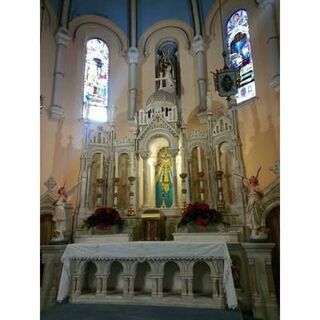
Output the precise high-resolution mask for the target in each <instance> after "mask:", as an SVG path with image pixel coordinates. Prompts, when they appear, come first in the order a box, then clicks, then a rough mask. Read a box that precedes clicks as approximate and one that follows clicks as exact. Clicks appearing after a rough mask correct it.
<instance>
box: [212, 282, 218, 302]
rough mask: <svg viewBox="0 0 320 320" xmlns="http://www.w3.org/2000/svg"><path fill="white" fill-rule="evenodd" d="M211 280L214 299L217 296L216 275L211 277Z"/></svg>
mask: <svg viewBox="0 0 320 320" xmlns="http://www.w3.org/2000/svg"><path fill="white" fill-rule="evenodd" d="M211 280H212V298H213V299H216V298H218V297H219V294H218V287H217V282H218V277H217V276H214V277H211Z"/></svg>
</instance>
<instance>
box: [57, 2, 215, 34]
mask: <svg viewBox="0 0 320 320" xmlns="http://www.w3.org/2000/svg"><path fill="white" fill-rule="evenodd" d="M215 1H216V0H198V2H199V11H200V14H201V16H202V20H203V21H205V19H206V17H207V15H208V12H209V10H210V8H211V6H212V5H213V4H214V2H215ZM61 2H62V0H51V4H52V6H53V8H54V10H55V12H56V14H57V15H58V13H59V11H60V6H61ZM129 3H130V0H90V1H84V0H71V7H70V15H69V19H70V20H69V21H72V20H73V19H75V18H77V17H79V16H82V15H89V14H93V15H98V16H102V17H105V18H107V19H109V20H111V21H112V22H114V23H115V24H116V25H117V26H118V27H119V28H120V29H121V30H122V31H123V32H124V33H125V34H127V35H128V29H129V28H128V21H129V8H130V7H129ZM168 19H176V20H180V21H183V22H184V23H186V24H188V25H189V26H191V27H193V19H192V14H191V2H190V0H137V33H138V37H140V36H141V35H142V34H143V32H144V31H145V30H146V29H148V28H150V27H151V26H152V25H154V24H155V23H157V22H159V21H161V20H168Z"/></svg>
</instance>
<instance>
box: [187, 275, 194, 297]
mask: <svg viewBox="0 0 320 320" xmlns="http://www.w3.org/2000/svg"><path fill="white" fill-rule="evenodd" d="M187 287H188V297H190V298H192V297H193V277H192V276H189V277H188V278H187Z"/></svg>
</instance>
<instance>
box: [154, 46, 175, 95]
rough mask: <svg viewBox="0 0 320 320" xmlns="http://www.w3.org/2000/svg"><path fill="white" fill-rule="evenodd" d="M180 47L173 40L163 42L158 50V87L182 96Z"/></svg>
mask: <svg viewBox="0 0 320 320" xmlns="http://www.w3.org/2000/svg"><path fill="white" fill-rule="evenodd" d="M177 56H178V47H177V44H176V43H174V42H172V41H166V42H164V43H162V44H161V45H160V46H159V47H158V49H157V52H156V80H157V81H156V89H157V90H164V91H167V92H170V93H174V94H176V95H177V96H180V79H179V72H180V69H179V62H178V58H177Z"/></svg>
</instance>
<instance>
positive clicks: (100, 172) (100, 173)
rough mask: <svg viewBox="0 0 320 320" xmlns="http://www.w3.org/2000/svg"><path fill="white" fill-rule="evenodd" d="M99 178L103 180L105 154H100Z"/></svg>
mask: <svg viewBox="0 0 320 320" xmlns="http://www.w3.org/2000/svg"><path fill="white" fill-rule="evenodd" d="M99 178H100V179H102V178H103V154H102V153H100V171H99Z"/></svg>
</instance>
